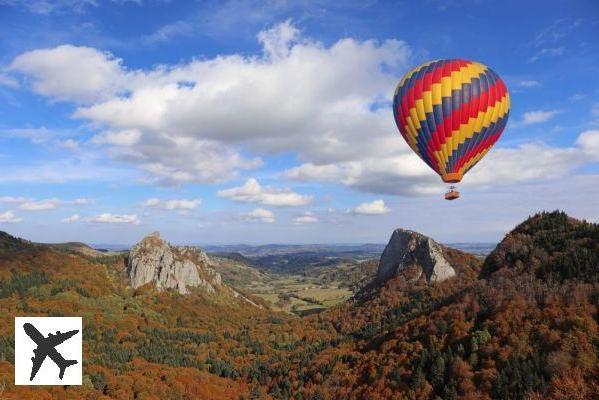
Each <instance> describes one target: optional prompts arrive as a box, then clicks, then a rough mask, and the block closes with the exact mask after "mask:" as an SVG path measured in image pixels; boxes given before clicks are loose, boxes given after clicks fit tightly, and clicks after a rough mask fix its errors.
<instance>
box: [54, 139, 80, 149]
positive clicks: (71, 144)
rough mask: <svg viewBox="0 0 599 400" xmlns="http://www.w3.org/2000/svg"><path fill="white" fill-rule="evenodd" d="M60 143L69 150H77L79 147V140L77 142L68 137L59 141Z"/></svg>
mask: <svg viewBox="0 0 599 400" xmlns="http://www.w3.org/2000/svg"><path fill="white" fill-rule="evenodd" d="M58 145H59V146H61V147H64V148H65V149H69V150H77V149H78V148H79V142H77V141H76V140H73V139H66V140H63V141H59V142H58Z"/></svg>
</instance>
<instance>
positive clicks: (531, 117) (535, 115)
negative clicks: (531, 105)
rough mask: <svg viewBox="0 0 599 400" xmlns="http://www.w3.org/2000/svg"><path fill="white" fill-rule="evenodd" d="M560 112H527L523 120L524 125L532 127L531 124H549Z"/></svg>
mask: <svg viewBox="0 0 599 400" xmlns="http://www.w3.org/2000/svg"><path fill="white" fill-rule="evenodd" d="M560 112H561V111H560V110H536V111H527V112H525V113H524V117H523V118H522V124H523V125H531V124H540V123H542V122H547V121H549V120H550V119H551V118H553V117H555V116H556V115H557V114H559V113H560Z"/></svg>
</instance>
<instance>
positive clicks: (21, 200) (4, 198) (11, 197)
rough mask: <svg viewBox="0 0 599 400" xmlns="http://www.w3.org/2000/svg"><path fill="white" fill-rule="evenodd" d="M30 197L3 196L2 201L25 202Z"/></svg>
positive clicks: (0, 199)
mask: <svg viewBox="0 0 599 400" xmlns="http://www.w3.org/2000/svg"><path fill="white" fill-rule="evenodd" d="M28 200H29V199H28V198H26V197H14V196H1V197H0V203H24V202H26V201H28Z"/></svg>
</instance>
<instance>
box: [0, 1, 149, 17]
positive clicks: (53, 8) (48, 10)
mask: <svg viewBox="0 0 599 400" xmlns="http://www.w3.org/2000/svg"><path fill="white" fill-rule="evenodd" d="M133 1H134V2H137V1H136V0H133ZM122 2H123V1H115V3H122ZM0 5H7V6H13V7H21V8H23V9H25V10H27V11H29V12H31V13H33V14H40V15H50V14H54V13H63V12H74V13H83V12H85V11H86V9H87V8H88V7H96V6H97V5H98V2H97V0H0Z"/></svg>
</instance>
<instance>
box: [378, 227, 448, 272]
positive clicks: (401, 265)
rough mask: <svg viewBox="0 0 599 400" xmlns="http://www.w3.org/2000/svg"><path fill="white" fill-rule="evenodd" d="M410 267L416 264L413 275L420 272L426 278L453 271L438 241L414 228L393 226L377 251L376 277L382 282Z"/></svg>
mask: <svg viewBox="0 0 599 400" xmlns="http://www.w3.org/2000/svg"><path fill="white" fill-rule="evenodd" d="M410 267H417V268H419V272H418V274H417V276H416V279H418V278H420V277H421V276H422V275H423V274H424V278H425V279H426V281H427V282H441V281H444V280H446V279H448V278H451V277H452V276H454V275H455V274H456V272H455V270H454V269H453V267H452V266H451V264H450V263H449V261H448V260H447V259H446V258H445V255H444V254H443V248H442V246H441V245H440V244H439V243H437V242H435V241H434V240H433V239H431V238H429V237H428V236H424V235H422V234H420V233H418V232H413V231H409V230H405V229H396V230H395V231H394V232H393V235H391V239H390V240H389V243H388V244H387V247H385V250H384V251H383V254H382V255H381V260H380V262H379V268H378V271H377V275H376V281H377V282H379V283H383V282H386V281H387V280H389V279H391V278H393V277H395V276H396V275H397V274H398V273H399V272H400V271H403V270H406V269H408V268H410Z"/></svg>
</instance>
